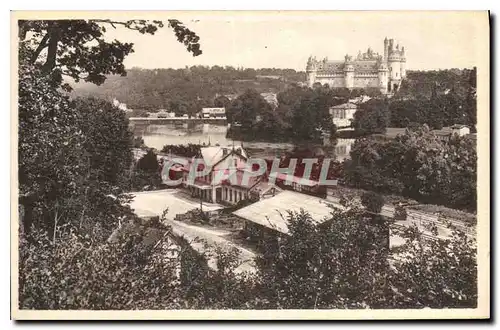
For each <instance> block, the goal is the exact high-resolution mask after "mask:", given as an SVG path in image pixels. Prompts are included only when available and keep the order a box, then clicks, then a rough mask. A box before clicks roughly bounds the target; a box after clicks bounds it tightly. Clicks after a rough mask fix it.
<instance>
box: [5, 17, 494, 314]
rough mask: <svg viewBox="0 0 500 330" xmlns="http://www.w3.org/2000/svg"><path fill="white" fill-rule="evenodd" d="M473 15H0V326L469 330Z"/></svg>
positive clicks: (485, 56) (478, 60)
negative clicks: (350, 325)
mask: <svg viewBox="0 0 500 330" xmlns="http://www.w3.org/2000/svg"><path fill="white" fill-rule="evenodd" d="M489 15H490V14H489V12H488V11H412V12H411V11H390V12H389V11H234V12H233V11H149V12H145V11H137V12H133V11H130V12H126V11H121V12H119V11H116V12H113V11H107V12H100V11H95V12H83V11H82V12H78V11H76V12H64V11H61V12H23V11H13V12H11V29H12V31H11V48H12V49H11V54H12V55H11V79H12V88H11V89H12V90H11V104H12V108H11V134H12V143H11V272H10V273H11V317H12V318H13V319H16V320H27V319H31V320H33V319H45V320H61V319H113V320H128V319H140V320H148V319H156V320H162V319H179V320H180V319H184V320H203V319H222V320H223V319H248V320H250V319H266V320H270V319H288V320H298V319H323V320H325V319H326V320H328V319H329V320H342V319H350V320H365V319H431V318H432V319H435V318H442V319H488V318H489V317H490V293H489V291H490V275H489V274H490V192H489V189H490V182H489V180H490V177H489V173H490V172H489V169H490V167H489V164H490V154H489V148H490V146H489V141H490V131H489V129H490V128H489V127H490V114H489V113H490V103H489V102H490V101H489V100H490V85H489V82H490V72H489V70H490V58H489V53H490V26H489V25H490V16H489Z"/></svg>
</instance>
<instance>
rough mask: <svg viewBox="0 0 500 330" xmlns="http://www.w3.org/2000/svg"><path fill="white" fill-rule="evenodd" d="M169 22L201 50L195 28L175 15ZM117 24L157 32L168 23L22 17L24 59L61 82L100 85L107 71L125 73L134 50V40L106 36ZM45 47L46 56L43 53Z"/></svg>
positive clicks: (182, 39) (194, 48) (191, 47)
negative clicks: (126, 40) (129, 55)
mask: <svg viewBox="0 0 500 330" xmlns="http://www.w3.org/2000/svg"><path fill="white" fill-rule="evenodd" d="M167 25H168V27H170V28H172V29H173V30H174V33H175V36H176V37H177V40H178V41H179V42H181V43H183V44H184V45H185V46H186V48H187V50H188V51H189V52H191V53H192V54H193V56H198V55H200V54H201V50H200V45H199V37H198V36H197V35H196V34H195V33H194V32H192V31H191V30H189V29H188V28H187V27H185V26H184V25H183V24H182V23H181V22H180V21H178V20H175V19H170V20H168V22H167ZM117 26H122V27H125V28H127V29H130V30H136V31H138V32H139V33H141V34H146V33H147V34H152V35H153V34H155V32H156V31H157V30H158V28H162V27H163V26H164V23H163V22H162V21H147V20H129V21H114V20H110V19H91V20H30V21H28V20H20V21H19V40H20V41H21V42H22V43H23V44H24V45H25V47H26V48H27V50H28V54H27V56H26V57H24V58H23V59H26V60H27V61H29V63H30V64H39V65H40V67H41V72H42V73H43V74H45V75H48V74H50V75H51V77H52V79H53V80H54V81H57V82H59V83H61V82H62V78H63V76H68V77H71V78H72V79H74V80H75V81H76V82H78V81H79V80H80V79H81V80H83V81H86V82H91V83H94V84H98V85H100V84H102V83H103V82H104V81H105V80H106V75H109V74H119V75H125V74H126V71H125V66H124V65H123V60H124V58H125V57H126V56H127V55H128V54H130V53H132V52H133V44H132V43H124V42H121V41H118V40H113V41H111V42H110V41H108V40H107V39H106V38H105V34H106V31H107V29H109V28H115V29H116V27H117ZM45 50H46V56H43V54H44V51H45ZM65 87H66V88H69V85H68V84H65Z"/></svg>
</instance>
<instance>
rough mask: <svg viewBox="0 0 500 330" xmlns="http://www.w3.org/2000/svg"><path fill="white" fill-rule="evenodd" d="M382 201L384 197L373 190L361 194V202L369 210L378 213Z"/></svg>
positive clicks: (382, 203)
mask: <svg viewBox="0 0 500 330" xmlns="http://www.w3.org/2000/svg"><path fill="white" fill-rule="evenodd" d="M384 203H385V201H384V197H382V195H379V194H377V193H375V192H371V191H368V192H365V193H364V194H363V195H361V204H363V206H364V207H366V209H367V210H368V211H370V212H373V213H380V211H382V207H383V206H384Z"/></svg>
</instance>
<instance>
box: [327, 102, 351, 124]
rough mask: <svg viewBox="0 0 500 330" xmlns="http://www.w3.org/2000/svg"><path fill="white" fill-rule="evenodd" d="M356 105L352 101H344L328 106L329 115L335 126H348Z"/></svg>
mask: <svg viewBox="0 0 500 330" xmlns="http://www.w3.org/2000/svg"><path fill="white" fill-rule="evenodd" d="M357 110H358V106H357V105H356V104H354V103H344V104H340V105H336V106H333V107H331V108H330V115H331V116H332V119H333V123H334V124H335V126H337V128H342V127H350V126H351V122H352V121H353V120H354V113H355V112H356V111H357Z"/></svg>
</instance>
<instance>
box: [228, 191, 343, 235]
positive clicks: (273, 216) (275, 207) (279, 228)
mask: <svg viewBox="0 0 500 330" xmlns="http://www.w3.org/2000/svg"><path fill="white" fill-rule="evenodd" d="M333 207H336V208H339V207H341V206H340V205H338V204H335V203H329V202H327V201H326V200H325V199H322V198H319V197H314V196H310V195H305V194H301V193H297V192H293V191H282V192H280V193H279V194H277V195H276V196H274V197H271V198H267V199H263V200H261V201H259V202H256V203H254V204H251V205H249V206H247V207H244V208H241V209H239V210H237V211H235V212H233V214H234V215H236V216H238V217H240V218H242V219H243V220H244V221H245V227H246V229H247V230H249V229H258V230H260V231H276V232H279V233H282V234H285V235H288V234H289V231H288V221H287V216H288V213H287V212H288V211H291V212H300V211H301V210H304V211H306V212H308V213H309V214H310V215H311V217H312V219H313V220H315V221H317V222H318V223H324V222H326V221H328V220H330V219H331V213H332V211H333V209H332V208H333ZM250 227H252V228H250Z"/></svg>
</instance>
